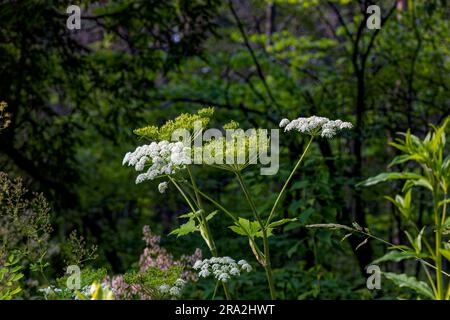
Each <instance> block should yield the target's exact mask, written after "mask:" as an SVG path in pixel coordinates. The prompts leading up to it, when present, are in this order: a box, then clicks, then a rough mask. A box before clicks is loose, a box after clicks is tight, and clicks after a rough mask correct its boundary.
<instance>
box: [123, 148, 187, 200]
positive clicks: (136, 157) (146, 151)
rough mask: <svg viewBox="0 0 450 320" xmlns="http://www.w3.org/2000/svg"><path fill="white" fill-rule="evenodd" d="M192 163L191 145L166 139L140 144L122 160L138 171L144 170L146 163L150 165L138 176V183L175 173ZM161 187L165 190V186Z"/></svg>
mask: <svg viewBox="0 0 450 320" xmlns="http://www.w3.org/2000/svg"><path fill="white" fill-rule="evenodd" d="M190 163H191V148H190V147H185V146H184V144H183V143H182V142H169V141H166V140H163V141H160V142H158V143H157V142H152V143H151V144H149V145H143V146H139V147H137V148H136V150H135V151H133V152H128V153H127V154H126V155H125V157H124V158H123V161H122V164H123V165H125V164H128V165H129V166H134V169H135V170H136V171H143V170H144V168H145V166H146V165H150V167H149V168H148V169H147V171H146V172H145V173H141V174H140V175H138V176H137V178H136V184H138V183H141V182H143V181H145V180H153V179H155V178H156V177H160V176H163V175H170V174H174V173H175V172H177V171H178V170H180V169H183V168H184V166H185V165H187V164H190ZM160 189H161V190H162V191H165V189H164V187H163V186H161V188H160ZM161 190H160V191H161Z"/></svg>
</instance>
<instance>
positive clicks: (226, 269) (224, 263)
mask: <svg viewBox="0 0 450 320" xmlns="http://www.w3.org/2000/svg"><path fill="white" fill-rule="evenodd" d="M194 269H195V270H199V273H198V276H199V277H201V278H206V277H208V276H210V275H213V276H214V278H216V279H217V280H219V281H222V282H227V281H228V280H230V279H231V278H232V277H237V276H240V275H241V272H244V271H246V272H250V271H252V267H251V266H250V264H248V262H247V261H245V260H239V262H238V263H236V261H235V260H234V259H232V258H230V257H220V258H218V257H213V258H211V259H205V260H197V261H196V262H195V264H194Z"/></svg>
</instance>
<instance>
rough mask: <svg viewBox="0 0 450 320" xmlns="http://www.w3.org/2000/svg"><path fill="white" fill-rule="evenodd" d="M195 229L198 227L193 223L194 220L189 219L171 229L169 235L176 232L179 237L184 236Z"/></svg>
mask: <svg viewBox="0 0 450 320" xmlns="http://www.w3.org/2000/svg"><path fill="white" fill-rule="evenodd" d="M196 231H198V228H197V227H196V225H195V220H194V219H189V221H188V222H186V223H185V224H182V225H181V226H180V227H179V228H177V229H175V230H172V232H171V233H169V234H170V235H172V234H176V235H177V237H180V236H185V235H188V234H190V233H193V232H196Z"/></svg>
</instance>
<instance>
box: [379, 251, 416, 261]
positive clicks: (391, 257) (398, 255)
mask: <svg viewBox="0 0 450 320" xmlns="http://www.w3.org/2000/svg"><path fill="white" fill-rule="evenodd" d="M415 257H416V254H415V252H411V251H406V252H405V251H398V250H392V251H389V252H388V253H386V254H385V255H384V256H382V257H381V258H378V259H376V260H374V261H373V262H372V264H379V263H381V262H385V261H393V262H400V261H402V260H405V259H412V258H415Z"/></svg>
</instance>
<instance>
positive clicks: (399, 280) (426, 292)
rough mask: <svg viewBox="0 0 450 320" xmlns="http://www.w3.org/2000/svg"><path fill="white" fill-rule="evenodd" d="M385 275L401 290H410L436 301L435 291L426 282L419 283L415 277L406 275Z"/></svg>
mask: <svg viewBox="0 0 450 320" xmlns="http://www.w3.org/2000/svg"><path fill="white" fill-rule="evenodd" d="M383 274H384V276H385V277H386V278H387V279H389V280H391V281H392V282H394V284H395V285H396V286H398V287H400V288H404V287H405V288H409V289H412V290H414V291H415V292H416V293H418V294H420V295H422V296H425V297H428V298H430V299H434V295H433V291H432V290H431V288H430V286H429V285H428V284H427V283H426V282H423V281H419V280H417V279H416V278H415V277H408V276H407V275H406V274H396V273H391V272H384V273H383Z"/></svg>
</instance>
